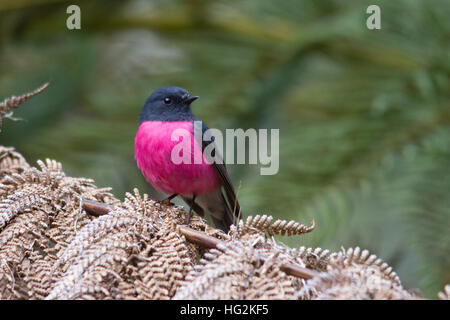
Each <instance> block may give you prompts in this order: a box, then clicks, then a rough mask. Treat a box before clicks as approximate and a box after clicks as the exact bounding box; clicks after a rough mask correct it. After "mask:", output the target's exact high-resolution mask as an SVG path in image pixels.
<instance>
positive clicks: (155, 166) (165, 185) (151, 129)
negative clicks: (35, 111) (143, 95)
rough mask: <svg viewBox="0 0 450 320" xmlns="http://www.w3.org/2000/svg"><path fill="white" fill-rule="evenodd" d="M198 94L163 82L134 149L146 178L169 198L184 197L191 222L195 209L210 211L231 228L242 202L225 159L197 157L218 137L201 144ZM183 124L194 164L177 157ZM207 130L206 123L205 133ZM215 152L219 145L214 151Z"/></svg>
mask: <svg viewBox="0 0 450 320" xmlns="http://www.w3.org/2000/svg"><path fill="white" fill-rule="evenodd" d="M197 98H198V97H197V96H191V95H190V94H189V92H188V91H186V90H185V89H183V88H179V87H163V88H160V89H158V90H156V91H155V92H153V93H152V94H151V95H150V97H149V98H148V99H147V101H146V102H145V105H144V107H143V109H142V111H141V113H140V115H139V119H138V125H139V129H138V132H137V134H136V139H135V149H134V153H135V157H136V160H137V165H138V167H139V169H141V172H142V174H143V175H144V177H145V178H146V180H147V181H148V182H149V183H150V184H151V185H152V186H153V187H154V188H155V189H156V190H158V191H161V192H164V193H166V194H168V195H170V196H169V197H168V198H167V199H166V200H169V201H170V200H171V199H173V198H174V197H176V196H180V197H181V198H182V199H183V200H184V201H185V202H186V203H187V204H188V205H189V213H188V215H187V218H186V223H187V224H189V221H190V218H191V215H192V210H193V211H195V212H196V213H197V214H199V215H200V216H202V217H203V216H204V211H209V213H210V214H211V216H212V220H213V221H214V224H215V226H216V227H217V228H220V229H222V230H223V231H225V232H228V231H229V230H230V225H231V224H233V217H237V218H239V217H240V206H239V203H238V201H237V199H236V193H235V191H234V188H233V185H232V183H231V180H230V177H229V175H228V172H227V169H226V167H225V165H224V164H223V163H222V162H223V161H215V162H213V161H208V160H206V159H205V158H204V157H202V158H203V159H202V160H201V161H200V163H198V161H195V159H194V155H195V154H197V153H198V152H201V153H200V155H203V151H204V150H205V148H206V147H207V146H208V145H209V144H211V143H214V138H212V139H211V140H210V141H202V142H200V143H199V142H198V141H197V140H196V139H195V137H196V136H197V135H195V130H200V129H197V126H194V121H200V120H199V119H197V118H196V117H195V116H194V115H193V114H192V110H191V103H192V102H193V101H194V100H196V99H197ZM177 129H182V130H181V132H186V133H187V135H184V136H183V139H188V141H189V143H190V144H191V148H189V149H190V153H191V154H190V161H187V162H188V163H186V161H184V162H182V163H179V162H178V161H173V159H172V150H173V148H174V146H175V145H177V144H179V143H180V142H179V141H173V139H172V137H173V133H174V131H175V130H177ZM207 129H208V127H207V126H206V125H205V124H204V123H203V122H202V126H201V130H202V132H201V134H200V135H203V133H204V132H205V131H206V130H207ZM177 132H180V130H178V131H177ZM175 140H176V139H175ZM183 141H184V140H183ZM209 149H210V150H211V147H210V148H209ZM213 149H214V148H213ZM214 152H215V149H214V151H213V152H212V153H211V154H212V155H214ZM218 157H219V154H218V153H217V154H216V158H218ZM187 158H189V155H188V157H187ZM222 188H223V190H224V191H225V193H223V192H222ZM231 208H233V210H232V209H231Z"/></svg>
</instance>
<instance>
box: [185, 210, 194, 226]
mask: <svg viewBox="0 0 450 320" xmlns="http://www.w3.org/2000/svg"><path fill="white" fill-rule="evenodd" d="M191 217H192V212H191V211H189V212H188V214H187V215H186V217H185V219H184V224H185V225H189V224H190V223H191Z"/></svg>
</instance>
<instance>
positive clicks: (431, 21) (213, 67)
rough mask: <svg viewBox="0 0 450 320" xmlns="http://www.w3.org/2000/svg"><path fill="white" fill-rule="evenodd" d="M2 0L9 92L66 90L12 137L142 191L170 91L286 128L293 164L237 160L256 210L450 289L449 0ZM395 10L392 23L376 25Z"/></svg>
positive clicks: (27, 150) (36, 106)
mask: <svg viewBox="0 0 450 320" xmlns="http://www.w3.org/2000/svg"><path fill="white" fill-rule="evenodd" d="M76 3H77V4H78V5H79V6H80V7H81V13H82V29H81V30H73V31H70V30H68V29H67V28H66V26H65V23H66V18H67V16H68V15H67V14H66V8H67V6H68V5H69V4H72V2H66V1H57V0H20V1H17V0H2V1H1V3H0V70H1V72H0V88H1V96H2V97H4V98H6V97H9V96H11V95H13V94H16V95H17V94H20V93H23V92H28V91H29V90H31V89H34V88H36V87H38V86H39V85H41V84H42V83H44V82H46V81H51V86H50V88H49V89H48V90H47V91H45V93H42V94H41V95H39V96H37V97H35V98H33V100H32V101H31V102H28V103H27V104H25V105H24V106H22V107H21V108H20V109H18V111H17V112H16V113H15V116H16V117H21V118H24V119H25V121H20V122H15V123H12V122H11V121H10V120H5V121H4V132H3V133H2V134H1V136H0V139H1V140H0V143H1V144H4V145H13V146H15V147H16V148H17V149H18V151H20V152H22V153H23V154H24V155H25V156H26V157H27V158H28V159H29V160H30V161H35V160H37V159H39V158H45V157H50V158H54V159H57V160H59V161H61V162H62V163H63V167H64V168H65V171H66V172H67V173H68V174H70V175H73V176H87V177H92V178H94V179H95V180H96V182H97V184H98V185H99V186H112V187H113V192H114V193H115V194H116V195H117V196H118V197H123V194H124V192H125V191H129V190H131V189H132V188H133V187H138V188H140V189H141V190H144V191H148V192H150V194H151V195H152V196H154V197H155V198H161V197H162V195H158V194H156V193H155V192H154V191H152V190H151V189H150V187H149V186H148V184H147V183H146V182H145V181H144V179H143V178H142V176H141V174H140V172H139V171H138V169H137V168H136V164H135V161H134V158H133V147H134V135H135V133H136V130H137V124H136V121H137V116H138V114H139V111H140V109H141V107H142V105H143V103H144V101H145V99H146V98H147V96H148V95H149V94H150V93H151V92H152V91H153V90H155V89H156V88H158V87H161V86H164V85H178V86H182V87H185V88H188V89H189V90H190V91H191V92H192V93H193V94H196V95H199V96H200V97H201V98H200V99H199V100H198V101H197V102H195V104H194V105H193V109H194V113H196V115H197V116H199V117H200V118H202V119H203V120H204V121H205V122H206V123H207V124H208V125H209V126H210V127H214V128H220V129H225V128H239V127H240V128H244V129H246V128H251V127H252V128H280V140H281V141H280V171H279V173H278V174H277V175H274V176H261V175H259V168H258V167H257V166H244V167H242V166H237V165H234V166H233V165H232V166H230V170H231V173H232V177H233V180H234V182H235V184H236V186H238V188H239V199H240V201H241V204H242V207H243V210H244V215H253V214H271V215H274V216H275V217H277V218H285V219H295V220H297V221H301V222H304V223H309V222H310V221H311V220H312V219H314V220H315V221H316V226H317V227H316V230H315V231H314V232H312V233H311V234H310V235H307V236H302V237H294V238H283V241H285V242H287V243H289V244H290V245H293V246H300V245H307V246H322V247H326V248H329V249H339V247H340V246H345V247H349V246H357V245H359V246H361V247H363V248H368V249H370V250H371V251H372V252H374V253H376V254H377V255H379V256H380V257H383V258H384V259H385V260H386V261H387V262H388V263H390V264H391V265H393V267H394V268H395V269H396V270H397V272H398V273H399V275H400V278H401V279H402V280H403V282H404V285H405V286H406V287H407V288H415V289H416V290H418V291H419V292H420V293H421V294H424V295H425V296H427V297H430V298H435V297H436V292H437V291H439V290H441V289H442V288H443V285H444V283H449V282H450V250H449V249H450V196H449V195H450V126H449V124H450V19H449V17H450V3H449V1H448V0H433V1H426V0H423V1H419V0H402V1H400V0H397V1H390V0H386V1H359V0H351V1H350V0H347V1H338V0H321V1H314V0H304V1H299V0H297V1H296V0H285V1H273V0H244V1H242V0H239V1H237V0H235V1H229V0H227V1H206V0H190V1H175V0H171V1H167V0H164V1H162V0H155V1H139V0H129V1H117V0H116V1H111V0H103V1H76ZM369 4H378V5H379V6H380V7H381V18H382V29H381V30H374V31H370V30H368V29H367V28H366V24H365V23H366V22H365V21H366V18H367V17H368V15H367V14H366V8H367V6H368V5H369Z"/></svg>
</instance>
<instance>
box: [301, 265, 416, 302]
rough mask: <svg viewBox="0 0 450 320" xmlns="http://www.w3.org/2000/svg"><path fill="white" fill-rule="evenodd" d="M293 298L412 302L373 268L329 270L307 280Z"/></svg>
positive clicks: (405, 293) (412, 297)
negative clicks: (403, 300)
mask: <svg viewBox="0 0 450 320" xmlns="http://www.w3.org/2000/svg"><path fill="white" fill-rule="evenodd" d="M296 297H297V298H299V299H307V300H310V299H311V300H386V299H388V300H399V299H416V297H415V296H413V295H412V294H410V293H409V292H407V291H406V290H405V289H403V287H402V286H401V285H398V284H396V283H393V282H392V281H390V280H388V279H386V278H384V277H382V276H381V277H380V274H379V272H378V271H377V270H376V269H375V268H373V267H370V266H369V267H366V268H361V267H360V268H356V269H352V270H351V269H346V268H345V269H332V270H330V271H328V272H322V273H320V274H319V275H318V276H317V277H314V278H312V279H311V280H307V281H306V283H305V285H304V286H303V287H302V288H301V289H300V290H299V291H298V292H297V294H296Z"/></svg>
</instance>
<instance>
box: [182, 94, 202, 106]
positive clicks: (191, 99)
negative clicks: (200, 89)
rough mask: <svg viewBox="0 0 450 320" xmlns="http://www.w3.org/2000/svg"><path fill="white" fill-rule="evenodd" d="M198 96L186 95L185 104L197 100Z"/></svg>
mask: <svg viewBox="0 0 450 320" xmlns="http://www.w3.org/2000/svg"><path fill="white" fill-rule="evenodd" d="M198 98H199V96H188V97H187V98H186V99H184V103H185V104H191V103H192V102H194V101H195V100H197V99H198Z"/></svg>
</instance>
